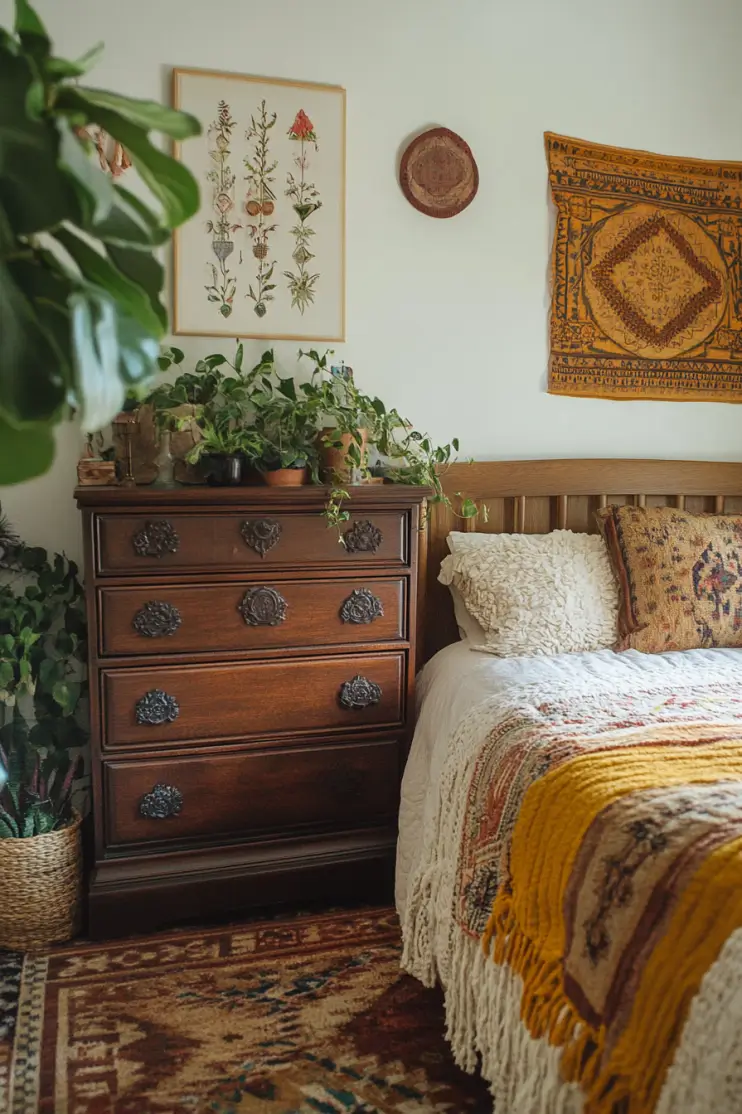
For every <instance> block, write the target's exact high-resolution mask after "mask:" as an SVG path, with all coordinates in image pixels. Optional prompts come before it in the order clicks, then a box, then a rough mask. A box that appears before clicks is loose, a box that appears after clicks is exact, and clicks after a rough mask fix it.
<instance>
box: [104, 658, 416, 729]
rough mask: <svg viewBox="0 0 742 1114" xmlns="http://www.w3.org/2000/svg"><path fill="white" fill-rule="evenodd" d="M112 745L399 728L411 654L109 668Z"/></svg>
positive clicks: (107, 721)
mask: <svg viewBox="0 0 742 1114" xmlns="http://www.w3.org/2000/svg"><path fill="white" fill-rule="evenodd" d="M101 677H102V691H103V717H104V729H105V730H104V740H103V741H104V746H105V747H107V748H111V747H122V746H152V745H153V744H154V745H159V744H161V743H173V742H182V741H185V742H187V743H198V742H208V741H209V740H222V739H249V738H251V737H256V736H266V735H286V734H289V733H291V734H294V735H306V734H308V733H311V732H318V731H323V732H324V731H328V730H336V731H348V730H349V729H353V728H354V727H369V726H374V725H381V724H383V725H385V726H396V725H398V724H401V723H402V722H403V715H404V680H405V655H404V653H386V654H353V655H348V656H347V657H337V658H316V659H313V660H300V661H291V662H285V661H283V662H281V661H276V662H259V663H254V664H253V663H249V664H241V665H235V664H232V665H194V666H162V667H158V668H153V669H104V670H102V671H101Z"/></svg>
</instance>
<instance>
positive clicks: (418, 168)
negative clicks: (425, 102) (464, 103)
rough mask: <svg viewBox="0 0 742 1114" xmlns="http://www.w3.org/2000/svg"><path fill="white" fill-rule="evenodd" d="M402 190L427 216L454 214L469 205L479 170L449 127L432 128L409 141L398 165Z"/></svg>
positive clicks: (467, 147)
mask: <svg viewBox="0 0 742 1114" xmlns="http://www.w3.org/2000/svg"><path fill="white" fill-rule="evenodd" d="M399 181H400V185H401V186H402V192H403V193H404V195H405V197H406V198H407V200H408V201H409V203H410V204H411V205H414V206H415V208H416V209H419V211H420V212H421V213H425V214H426V216H428V217H455V216H456V214H457V213H460V212H461V211H462V210H463V209H465V208H466V207H467V205H470V204H471V202H472V201H473V200H474V197H475V195H476V192H477V188H478V186H479V171H478V170H477V164H476V163H475V161H474V156H473V155H472V153H471V150H470V149H469V145H468V144H467V143H465V142H464V140H463V139H462V138H461V136H460V135H456V132H452V131H449V129H448V128H431V129H430V130H429V131H426V132H423V133H422V135H418V136H417V137H416V138H415V139H413V140H412V143H410V145H409V146H408V148H407V150H406V151H405V153H404V154H403V155H402V162H401V163H400V167H399Z"/></svg>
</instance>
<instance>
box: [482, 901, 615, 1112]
mask: <svg viewBox="0 0 742 1114" xmlns="http://www.w3.org/2000/svg"><path fill="white" fill-rule="evenodd" d="M482 952H483V954H484V955H485V956H488V957H489V958H490V959H491V960H492V961H494V964H495V965H497V966H503V965H504V966H507V967H509V968H510V969H511V970H512V971H513V972H514V973H515V974H516V975H518V976H519V977H520V980H521V984H522V996H521V1001H520V1018H521V1020H522V1021H523V1023H524V1025H525V1027H526V1028H527V1030H528V1032H529V1033H530V1035H531V1037H533V1038H534V1039H535V1040H547V1041H548V1042H549V1044H550V1045H551V1046H553V1047H554V1048H556V1049H558V1050H559V1061H560V1070H561V1075H562V1078H563V1079H564V1080H565V1081H566V1082H569V1083H579V1084H580V1086H581V1088H582V1089H583V1091H584V1092H585V1094H586V1095H588V1096H589V1101H588V1109H589V1110H590V1111H591V1114H593V1112H594V1114H611V1112H612V1111H613V1109H614V1106H615V1103H616V1101H617V1099H619V1098H622V1097H624V1094H623V1092H621V1093H619V1092H620V1090H621V1089H620V1087H619V1081H618V1080H617V1079H616V1077H615V1075H614V1074H609V1073H606V1072H605V1071H603V1072H601V1067H602V1062H603V1053H604V1050H605V1029H604V1028H603V1027H602V1026H599V1027H597V1028H594V1027H592V1026H590V1025H587V1024H586V1023H585V1021H584V1020H583V1019H582V1018H581V1017H580V1014H579V1013H578V1012H577V1010H576V1009H575V1008H574V1006H573V1005H572V1003H571V1001H570V999H569V998H568V997H567V995H566V993H565V990H564V985H563V965H562V961H561V958H560V957H554V958H551V959H549V958H544V957H543V956H542V955H541V954H540V953H539V951H538V950H537V948H536V946H535V944H534V942H533V941H532V940H530V939H529V938H528V937H527V936H526V935H525V934H524V933H523V932H522V931H521V930H520V928H519V926H518V924H517V921H516V918H515V914H514V912H513V906H512V898H511V895H510V894H509V893H508V892H507V891H503V892H501V893H500V894H499V895H498V896H497V898H496V900H495V903H494V906H493V909H492V913H491V915H490V918H489V921H488V923H487V928H486V929H485V932H484V934H483V936H482Z"/></svg>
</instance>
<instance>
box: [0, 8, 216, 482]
mask: <svg viewBox="0 0 742 1114" xmlns="http://www.w3.org/2000/svg"><path fill="white" fill-rule="evenodd" d="M100 54H101V48H100V47H95V48H93V49H92V50H91V51H88V53H87V54H85V55H83V57H82V58H80V59H78V60H77V61H68V60H67V59H64V58H59V57H57V56H56V55H55V53H54V51H53V48H52V44H51V41H50V39H49V35H48V33H47V31H46V28H45V27H44V25H43V23H42V21H41V19H40V18H39V16H38V15H37V13H36V11H35V10H34V8H33V7H32V5H31V3H29V0H16V2H15V25H14V30H13V31H12V32H11V31H8V30H6V29H3V28H0V337H2V341H3V356H2V361H0V483H18V482H21V481H22V480H24V479H28V478H30V477H32V476H35V475H39V474H41V473H42V472H43V471H45V470H46V469H47V468H48V467H49V465H50V464H51V461H52V460H53V451H54V450H53V446H54V438H53V435H52V429H53V427H54V425H56V424H57V423H58V422H60V421H64V420H67V419H69V418H70V417H71V416H72V415H73V413H74V412H77V413H78V414H81V415H82V416H83V418H84V420H85V422H86V423H87V428H89V429H91V430H96V429H98V428H100V427H101V426H103V425H105V424H106V423H107V422H108V421H109V420H110V418H112V417H113V416H114V414H115V413H116V411H117V410H118V409H119V408H120V407H121V405H122V404H123V402H124V394H125V391H126V388H127V387H130V386H134V385H136V384H139V383H141V382H142V381H143V380H146V379H148V378H149V377H150V376H151V375H152V374H153V373H154V371H155V369H156V360H157V349H158V342H159V340H160V339H161V338H162V337H163V336H164V335H165V333H166V331H167V311H166V308H165V306H164V305H163V304H162V302H161V293H162V288H163V271H162V267H161V265H160V263H159V261H158V260H157V259H155V258H154V257H153V249H156V248H158V247H160V246H162V245H164V244H165V243H167V241H168V240H169V238H170V233H171V229H172V228H174V227H176V226H177V225H178V224H181V223H182V222H183V221H184V220H186V219H188V218H189V217H190V216H192V215H193V214H194V213H195V212H196V211H197V209H198V202H199V192H198V186H197V183H196V181H195V179H194V178H193V176H192V174H191V173H190V172H189V171H188V169H187V168H186V167H185V166H184V165H183V164H182V163H180V162H178V161H177V160H176V159H174V158H172V157H171V156H170V155H169V154H166V153H165V152H164V151H162V150H160V149H159V148H158V147H157V146H156V145H154V144H153V143H152V142H151V140H150V137H149V133H150V132H159V133H162V134H164V135H167V136H170V137H171V138H173V139H175V140H177V141H182V140H185V139H187V138H188V137H189V136H192V135H197V134H198V133H199V132H200V126H199V124H198V121H197V120H196V119H195V118H194V117H193V116H190V115H188V114H187V113H183V112H179V111H177V110H175V109H172V108H169V107H167V106H164V105H160V104H157V103H156V102H154V101H147V100H137V99H134V98H131V97H125V96H121V95H119V94H116V93H112V92H107V91H106V90H103V89H96V88H87V87H82V86H78V85H75V84H74V82H75V81H76V80H77V79H78V78H79V77H80V76H81V75H82V74H84V73H85V72H87V71H88V70H89V69H90V68H91V67H92V66H93V65H94V64H95V63H96V62H97V60H98V58H99V57H100ZM90 125H96V126H97V127H98V128H100V129H102V130H103V131H104V132H105V133H106V134H107V135H108V136H110V137H111V138H112V139H113V140H114V141H116V142H117V143H120V144H121V145H122V146H123V147H124V148H125V150H126V152H127V154H128V156H129V157H130V160H131V162H132V164H133V166H134V168H135V172H138V174H139V176H140V178H141V179H142V180H143V182H144V183H145V185H147V186H148V187H149V189H150V192H151V193H152V195H153V197H154V199H155V201H156V202H158V203H159V205H158V204H153V205H151V206H150V205H148V204H145V202H144V201H142V200H140V199H139V198H138V197H137V196H136V195H135V194H133V193H131V192H129V191H128V190H126V189H124V188H123V187H121V186H120V185H119V184H118V183H117V182H114V181H113V180H112V178H111V176H110V175H109V174H108V173H107V172H106V171H105V170H104V169H102V168H101V166H100V165H99V160H98V158H97V156H96V152H95V150H94V145H93V141H92V138H88V131H87V129H88V128H89V126H90ZM94 130H95V129H93V131H94ZM160 207H161V209H162V212H160V211H159V208H160ZM40 234H47V235H40Z"/></svg>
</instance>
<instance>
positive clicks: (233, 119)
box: [173, 69, 345, 341]
mask: <svg viewBox="0 0 742 1114" xmlns="http://www.w3.org/2000/svg"><path fill="white" fill-rule="evenodd" d="M173 103H174V104H175V107H176V108H181V109H183V110H184V111H186V112H190V113H192V114H193V115H194V116H196V117H197V119H199V120H200V121H201V123H202V125H203V133H202V135H201V136H199V137H198V138H195V139H190V140H188V141H187V142H186V143H184V144H182V145H178V146H176V152H175V153H176V156H177V157H178V158H179V159H180V160H181V161H182V162H183V163H185V165H187V166H188V168H189V169H190V170H191V172H192V173H193V174H194V175H195V177H196V179H197V181H198V182H199V185H200V187H201V207H200V209H199V212H198V213H197V215H196V216H195V217H194V218H193V220H191V221H189V222H188V224H186V225H184V226H183V227H181V228H179V229H177V230H176V232H175V235H174V268H173V271H174V282H173V299H174V307H173V308H174V312H173V324H174V328H173V331H174V332H175V333H176V334H179V335H181V336H183V335H194V336H229V337H235V336H240V337H265V338H266V339H274V340H315V341H339V340H344V339H345V90H344V89H342V88H340V87H339V86H335V85H310V84H304V83H301V82H295V81H280V80H273V79H269V78H259V77H248V76H245V75H242V74H229V73H217V72H212V71H210V70H191V69H175V70H173Z"/></svg>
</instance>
